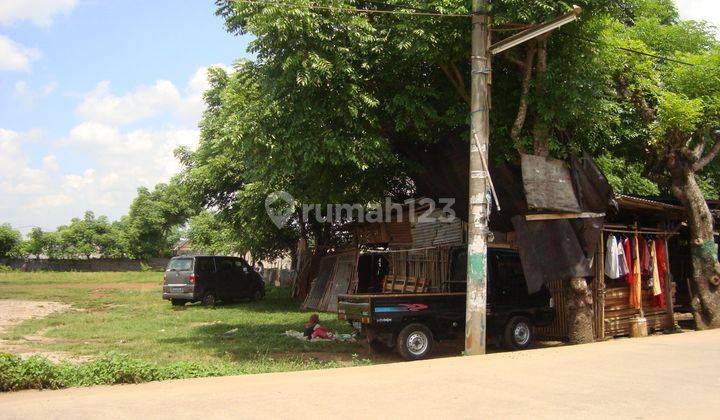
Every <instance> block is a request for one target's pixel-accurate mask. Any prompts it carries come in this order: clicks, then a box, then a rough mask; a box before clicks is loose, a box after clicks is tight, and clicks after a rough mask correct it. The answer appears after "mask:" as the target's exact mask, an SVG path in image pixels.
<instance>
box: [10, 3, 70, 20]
mask: <svg viewBox="0 0 720 420" xmlns="http://www.w3.org/2000/svg"><path fill="white" fill-rule="evenodd" d="M76 5H77V0H3V1H0V24H5V25H8V24H11V23H15V22H18V21H22V20H27V21H30V22H32V23H34V24H35V25H37V26H49V25H50V24H51V23H52V20H53V18H54V17H55V16H56V15H58V14H65V15H67V14H69V13H70V11H72V9H73V8H75V6H76Z"/></svg>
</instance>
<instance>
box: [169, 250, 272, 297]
mask: <svg viewBox="0 0 720 420" xmlns="http://www.w3.org/2000/svg"><path fill="white" fill-rule="evenodd" d="M263 296H265V282H263V279H262V277H261V276H260V274H258V273H257V272H255V270H253V269H252V267H250V265H249V264H248V263H247V262H246V261H245V260H244V259H242V258H239V257H215V256H212V257H211V256H197V257H196V256H181V257H174V258H172V259H171V260H170V262H169V263H168V266H167V269H166V270H165V276H164V281H163V299H167V300H169V301H170V302H172V304H173V306H182V305H184V304H186V303H188V302H202V303H203V304H205V305H208V306H214V305H215V303H216V302H218V301H223V302H232V301H234V300H237V299H241V298H250V299H252V300H260V299H262V298H263Z"/></svg>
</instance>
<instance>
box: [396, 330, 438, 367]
mask: <svg viewBox="0 0 720 420" xmlns="http://www.w3.org/2000/svg"><path fill="white" fill-rule="evenodd" d="M433 345H434V340H433V334H432V331H430V329H429V328H428V327H426V326H425V325H423V324H409V325H406V326H405V327H404V328H403V329H402V330H400V334H398V337H397V344H396V346H397V352H398V353H400V356H402V358H403V359H405V360H420V359H424V358H426V357H427V356H428V355H429V354H430V352H432V348H433Z"/></svg>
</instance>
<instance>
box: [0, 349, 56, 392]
mask: <svg viewBox="0 0 720 420" xmlns="http://www.w3.org/2000/svg"><path fill="white" fill-rule="evenodd" d="M62 376H63V375H62V369H58V367H57V366H56V365H54V364H53V363H52V362H50V361H49V360H47V359H45V358H44V357H39V356H32V357H29V358H28V359H26V360H22V359H21V358H20V357H18V356H15V355H12V354H7V353H2V354H0V391H16V390H19V389H57V388H64V387H66V386H68V384H67V382H66V381H65V380H64V379H63V378H62Z"/></svg>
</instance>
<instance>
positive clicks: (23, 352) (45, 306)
mask: <svg viewBox="0 0 720 420" xmlns="http://www.w3.org/2000/svg"><path fill="white" fill-rule="evenodd" d="M68 309H70V305H67V304H64V303H60V302H39V301H34V300H0V333H3V332H5V331H6V330H7V329H9V328H10V327H12V326H14V325H17V324H19V323H21V322H23V321H27V320H29V319H37V318H44V317H46V316H48V315H51V314H54V313H58V312H64V311H67V310H68ZM44 332H45V331H38V332H37V333H36V334H34V335H29V336H26V337H23V339H22V340H19V341H8V340H0V352H8V353H14V354H17V355H19V356H20V357H23V358H27V357H30V356H32V355H40V356H45V357H47V358H48V359H50V360H52V361H55V362H57V361H61V360H62V361H71V362H81V361H84V360H87V359H86V358H82V357H77V356H73V355H70V354H67V353H64V352H47V351H37V350H33V349H31V348H29V347H28V346H27V344H28V343H52V342H53V339H51V338H48V337H45V336H43V335H42V334H43V333H44Z"/></svg>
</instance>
